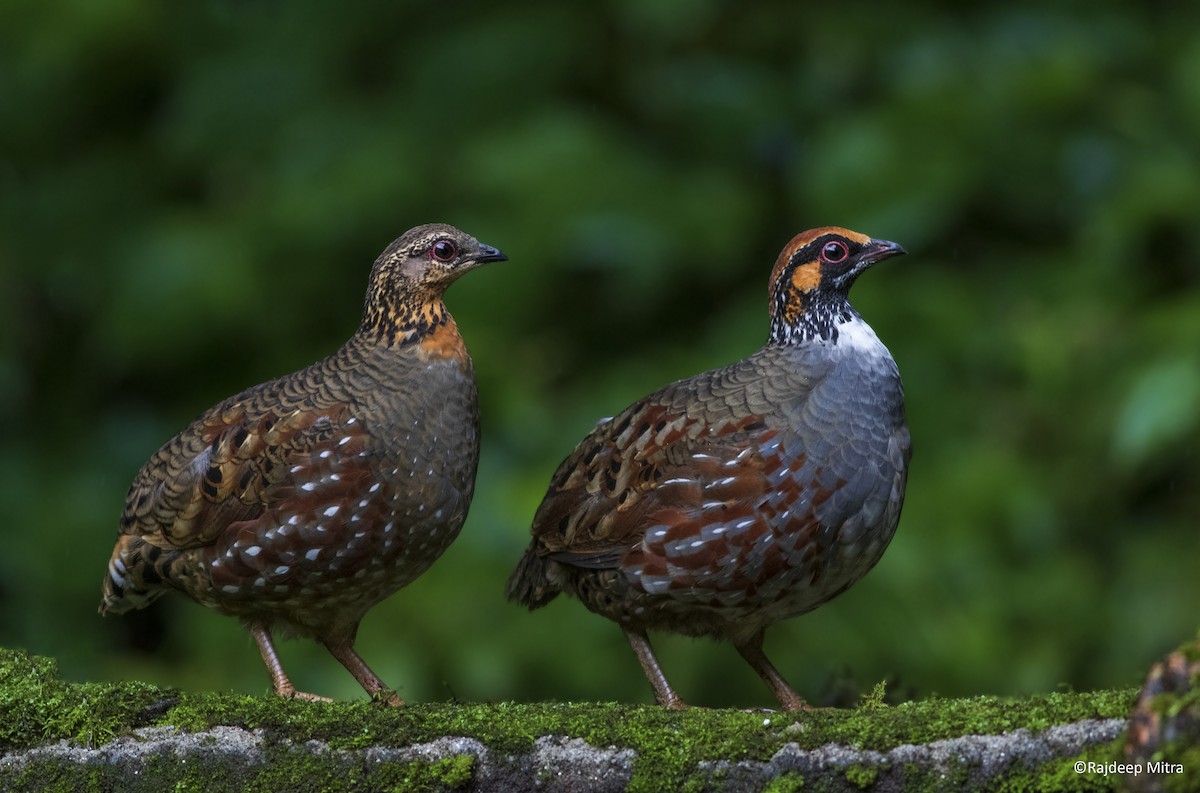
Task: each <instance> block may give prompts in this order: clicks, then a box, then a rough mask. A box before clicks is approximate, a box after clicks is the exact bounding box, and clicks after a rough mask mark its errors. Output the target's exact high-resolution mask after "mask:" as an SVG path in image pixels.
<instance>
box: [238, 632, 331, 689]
mask: <svg viewBox="0 0 1200 793" xmlns="http://www.w3.org/2000/svg"><path fill="white" fill-rule="evenodd" d="M246 628H247V629H248V630H249V631H250V635H251V636H253V637H254V641H256V642H258V651H259V652H260V653H261V654H262V659H263V663H264V664H266V665H267V671H268V672H270V673H271V682H272V684H273V685H274V686H275V693H276V694H278V695H279V696H281V697H287V698H289V699H307V700H315V701H319V702H332V701H333V700H331V699H329V697H321V696H318V695H316V694H308V693H306V692H304V691H297V690H296V687H295V686H293V685H292V681H290V680H288V676H287V674H286V673H285V672H284V671H283V664H281V663H279V656H278V655H277V654H276V653H275V643H274V642H273V641H271V631H270V630H268V629H267V626H266V625H263V624H262V623H261V622H251V623H248V624H247V625H246Z"/></svg>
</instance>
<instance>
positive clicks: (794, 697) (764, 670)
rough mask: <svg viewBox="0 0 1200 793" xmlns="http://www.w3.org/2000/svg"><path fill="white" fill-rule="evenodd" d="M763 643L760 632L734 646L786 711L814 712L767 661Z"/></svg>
mask: <svg viewBox="0 0 1200 793" xmlns="http://www.w3.org/2000/svg"><path fill="white" fill-rule="evenodd" d="M762 643H763V634H762V632H761V631H759V632H758V633H757V634H756V635H755V636H753V637H752V638H751V639H750V640H749V641H747V642H745V643H744V644H737V645H734V646H735V647H737V651H738V652H739V653H741V656H742V658H745V659H746V663H748V664H750V666H752V667H753V668H754V671H755V672H758V676H759V677H761V678H762V679H763V682H764V683H766V684H767V686H768V687H769V688H770V689H771V693H772V694H774V695H775V699H777V700H779V704H780V705H782V706H783V709H784V710H790V711H796V710H812V706H811V705H809V704H808V703H807V702H805V701H804V698H803V697H801V696H800V695H799V694H797V693H796V691H795V690H794V689H793V688H792V687H791V686H789V685H788V683H787V681H786V680H784V679H783V675H781V674H779V670H778V669H776V668H775V666H774V664H772V663H771V662H770V660H768V659H767V655H766V653H764V652H763V648H762Z"/></svg>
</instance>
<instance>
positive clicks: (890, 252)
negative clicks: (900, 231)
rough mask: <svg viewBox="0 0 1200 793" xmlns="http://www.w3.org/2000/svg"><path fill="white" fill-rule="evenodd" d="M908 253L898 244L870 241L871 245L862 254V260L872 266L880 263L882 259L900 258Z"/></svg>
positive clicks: (885, 241)
mask: <svg viewBox="0 0 1200 793" xmlns="http://www.w3.org/2000/svg"><path fill="white" fill-rule="evenodd" d="M906 253H908V251H906V250H904V246H903V245H901V244H900V243H898V242H888V241H887V240H871V244H870V245H868V246H867V249H866V250H865V251H864V252H863V258H864V259H866V260H867V261H869V262H871V263H872V264H874V263H875V262H881V261H883V260H884V259H890V258H892V257H893V256H902V255H904V254H906Z"/></svg>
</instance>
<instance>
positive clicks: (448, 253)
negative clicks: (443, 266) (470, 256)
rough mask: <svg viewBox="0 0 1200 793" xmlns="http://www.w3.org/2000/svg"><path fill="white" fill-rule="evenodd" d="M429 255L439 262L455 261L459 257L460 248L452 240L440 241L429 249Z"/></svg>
mask: <svg viewBox="0 0 1200 793" xmlns="http://www.w3.org/2000/svg"><path fill="white" fill-rule="evenodd" d="M429 254H430V255H431V256H433V258H435V259H437V260H438V261H439V262H449V261H453V260H454V257H455V256H458V246H457V245H455V244H454V242H453V241H452V240H438V241H437V242H435V243H433V247H432V248H430V249H429Z"/></svg>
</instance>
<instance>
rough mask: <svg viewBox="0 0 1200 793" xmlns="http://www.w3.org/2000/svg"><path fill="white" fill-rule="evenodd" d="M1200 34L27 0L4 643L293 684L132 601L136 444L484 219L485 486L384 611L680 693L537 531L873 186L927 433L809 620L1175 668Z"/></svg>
mask: <svg viewBox="0 0 1200 793" xmlns="http://www.w3.org/2000/svg"><path fill="white" fill-rule="evenodd" d="M1198 75H1200V6H1198V5H1196V4H1194V3H1190V4H1166V3H1136V4H1135V3H1124V2H1116V0H1112V1H1110V2H1091V3H1074V4H1071V3H1067V4H1060V5H1059V6H1058V7H1057V8H1054V7H1051V5H1050V4H1046V3H1032V2H1030V3H1025V4H1014V3H1009V2H982V3H976V4H971V5H970V7H969V8H968V7H966V5H965V4H954V3H947V4H940V3H932V2H924V3H921V2H916V3H904V4H878V5H876V4H870V3H861V2H852V1H851V2H839V3H827V4H820V5H818V4H801V3H795V2H784V1H783V0H774V1H773V2H758V3H754V4H749V3H740V4H739V3H733V2H715V1H713V0H707V1H706V0H670V1H669V2H666V1H664V2H644V1H643V0H610V1H609V2H597V3H592V4H569V3H562V2H556V1H554V2H552V1H551V0H542V1H539V0H513V1H512V2H505V3H483V2H478V3H474V2H471V3H469V2H441V3H432V2H427V3H380V4H367V5H351V4H317V3H310V2H294V3H284V2H258V3H240V2H232V1H230V2H209V3H186V4H185V3H145V2H133V1H132V0H119V1H115V2H106V3H93V2H85V1H84V0H78V1H77V2H73V3H70V2H68V3H54V4H50V3H44V4H43V3H33V2H28V3H26V2H14V3H5V4H4V5H3V6H0V119H2V121H0V201H2V212H0V268H2V269H0V333H2V339H3V344H2V347H0V422H2V424H0V428H2V443H3V448H2V453H0V488H2V490H0V507H2V509H3V529H2V531H3V535H2V536H3V546H2V547H3V554H2V555H0V643H3V644H4V645H10V646H20V647H25V648H28V649H30V650H32V651H34V652H37V653H42V654H49V655H53V656H56V657H58V658H59V660H60V661H61V663H62V667H63V669H64V671H65V673H66V674H67V675H68V676H69V677H71V678H75V679H89V680H102V679H131V678H140V679H145V680H150V681H153V682H156V683H161V684H166V685H172V686H179V687H185V688H190V689H233V690H237V691H245V692H263V691H265V690H267V689H268V679H267V675H266V672H265V671H264V669H263V667H262V665H261V663H260V662H259V660H258V656H257V653H256V651H255V648H254V646H253V643H252V642H251V640H250V639H249V638H248V637H247V636H246V634H245V633H243V632H242V631H241V629H240V628H239V627H238V625H237V623H236V622H235V621H234V620H231V619H227V618H223V617H220V616H218V615H216V614H214V613H210V612H208V611H206V610H204V609H202V608H200V607H198V606H195V605H193V604H191V603H188V602H186V601H184V600H183V599H182V598H179V597H168V598H164V599H163V600H162V601H160V602H159V603H157V604H155V606H153V607H152V608H151V609H150V610H148V611H146V612H141V613H139V614H136V615H130V616H127V617H122V618H113V619H105V620H102V619H100V618H99V617H97V616H96V614H95V608H96V605H97V603H98V599H99V591H100V581H101V577H102V575H103V572H104V569H105V564H106V562H107V559H108V553H109V550H110V548H111V544H112V542H113V540H114V537H115V533H116V528H117V518H118V515H119V514H120V511H121V505H122V500H123V496H124V493H125V489H126V487H127V486H128V483H129V481H130V479H131V478H132V477H133V475H134V473H135V472H136V471H137V469H138V467H139V466H140V465H141V464H142V462H143V461H144V460H145V459H146V458H148V457H149V456H150V454H152V453H153V452H154V450H155V449H156V448H157V447H158V446H159V444H161V443H162V442H163V441H164V440H166V439H167V438H168V437H170V436H171V435H172V434H173V433H174V432H176V431H177V430H178V429H180V428H181V427H182V426H183V425H184V424H186V423H187V422H188V421H190V420H191V419H192V418H194V417H195V416H196V415H197V414H198V413H199V412H200V411H201V410H203V409H204V408H206V407H208V406H209V405H210V404H212V403H214V402H216V401H217V400H218V399H220V398H222V397H224V396H226V395H228V394H230V393H232V392H234V391H236V390H238V389H241V388H243V387H245V386H248V385H251V384H253V383H255V382H259V381H261V380H265V379H268V378H270V377H273V376H276V375H279V374H282V373H284V372H287V371H290V370H292V369H296V368H299V367H301V366H303V365H305V364H307V363H310V362H311V361H313V360H315V359H316V358H318V357H320V356H322V355H324V354H326V353H328V352H330V351H332V350H333V349H334V348H336V347H337V345H338V344H340V343H341V342H342V341H343V340H344V339H345V338H346V337H347V336H348V335H349V334H350V333H351V332H352V331H353V330H354V328H355V327H356V325H357V322H358V318H359V312H360V308H361V299H362V294H363V291H364V287H365V284H366V275H367V272H368V269H369V267H370V265H371V262H372V260H373V259H374V257H375V256H376V255H377V254H378V252H379V251H381V250H382V249H383V248H384V246H385V245H386V244H387V243H388V242H389V241H390V240H391V239H392V238H394V237H395V236H397V235H399V234H400V233H401V232H402V231H404V230H405V229H406V228H408V227H409V226H412V225H415V224H417V223H422V222H427V221H432V220H439V221H446V222H451V223H454V224H456V225H459V226H461V227H462V228H464V229H466V230H468V231H469V232H471V233H473V234H475V235H476V236H478V237H479V238H480V239H482V240H484V241H485V242H488V243H491V244H494V245H497V246H499V247H500V248H502V249H503V250H504V251H505V252H506V253H508V254H509V256H510V257H511V261H510V262H507V263H504V264H500V265H495V266H492V267H489V268H487V269H485V270H482V271H479V272H477V273H473V274H472V275H470V276H469V277H468V278H466V279H464V280H463V281H462V282H461V283H459V284H457V285H456V286H455V287H454V288H453V290H452V291H451V293H450V296H449V304H450V306H451V309H452V310H453V311H454V314H455V316H456V317H457V319H458V321H459V324H460V326H461V328H462V331H463V334H464V336H465V337H466V340H467V343H468V345H469V346H470V348H471V352H472V354H473V357H474V359H475V363H476V368H477V371H478V378H479V388H480V392H481V395H482V400H483V432H484V436H483V438H484V448H483V459H482V463H481V466H480V471H479V486H478V494H477V497H476V500H475V504H474V507H473V509H472V512H471V515H470V519H469V520H468V521H467V525H466V527H465V529H464V531H463V534H462V536H461V538H460V539H459V541H458V542H457V543H456V544H455V545H454V546H453V547H452V548H451V549H450V550H449V551H448V552H447V553H446V555H445V556H444V557H443V558H442V560H441V561H440V562H439V563H438V564H436V565H435V566H434V568H433V569H432V570H431V571H430V572H429V573H428V574H427V575H426V576H424V577H423V578H422V579H421V580H419V581H418V582H417V583H415V584H414V585H412V586H411V587H409V588H408V589H407V590H405V591H403V592H401V593H400V594H398V595H397V596H395V597H393V598H392V599H390V600H388V601H387V602H385V603H384V604H382V605H381V606H379V607H378V608H376V609H375V610H374V611H373V612H372V613H371V614H370V615H369V616H368V618H367V619H366V621H365V622H364V624H363V629H362V631H361V638H360V642H359V647H360V649H361V650H362V652H363V654H364V655H365V657H366V658H367V659H368V660H369V661H370V662H371V663H372V664H373V665H374V667H375V669H376V670H377V671H378V672H379V673H380V674H381V675H382V676H383V677H384V678H385V679H386V680H387V681H389V682H390V683H392V684H393V685H395V686H396V687H397V688H398V690H399V691H400V692H401V694H402V695H403V696H405V697H407V698H410V699H413V700H444V699H448V698H451V697H458V698H461V699H466V700H500V699H510V698H513V699H522V700H527V699H564V700H566V699H572V700H581V699H585V700H586V699H590V700H596V699H601V700H607V699H618V700H625V701H648V700H649V689H648V687H647V686H646V683H645V681H644V680H643V678H642V675H641V672H640V671H639V669H638V666H637V664H636V662H635V660H634V658H633V656H632V654H631V653H630V651H629V649H628V647H627V646H626V645H625V643H624V641H623V639H622V638H621V634H620V631H619V630H618V629H617V628H616V627H615V626H614V625H612V624H610V623H607V622H606V621H604V620H602V619H601V618H599V617H595V616H593V615H591V614H589V613H588V612H586V611H585V610H584V609H583V608H582V607H580V606H579V604H577V603H574V602H570V601H568V600H566V599H560V601H559V602H556V603H554V604H553V605H552V606H551V607H549V608H547V609H545V610H544V611H541V612H538V613H536V614H528V613H525V612H524V611H523V610H521V609H519V608H517V607H515V606H511V605H508V604H507V603H505V602H504V599H503V596H502V592H503V585H504V581H505V578H506V577H507V575H508V573H509V571H510V569H511V567H512V566H513V565H514V564H515V562H516V560H517V558H518V556H519V555H520V552H521V550H522V548H523V546H524V544H525V542H526V536H527V530H528V524H529V520H530V517H531V516H532V514H533V511H534V509H535V508H536V506H537V504H538V501H539V499H540V497H541V495H542V493H543V492H544V487H545V483H546V481H547V479H548V477H549V475H550V473H551V472H552V471H553V469H554V467H555V466H556V465H557V463H558V462H559V460H560V459H561V458H562V457H563V456H564V455H565V454H567V452H569V451H570V449H571V448H572V447H573V445H574V444H575V442H576V441H577V440H578V439H579V438H580V437H581V436H582V435H583V434H584V433H585V432H586V431H587V430H588V428H589V427H590V426H591V425H592V423H593V422H594V421H595V420H596V419H597V418H599V417H601V416H608V415H611V414H612V413H613V412H615V411H617V410H619V409H620V408H622V407H624V406H625V405H626V404H628V403H629V402H630V401H632V400H633V399H635V398H636V397H638V396H640V395H642V394H643V393H645V392H647V391H649V390H651V389H652V388H655V387H657V386H659V385H661V384H663V383H665V382H666V381H668V380H671V379H675V378H677V377H682V376H686V375H689V374H692V373H694V372H697V371H700V370H702V369H706V368H711V367H714V366H717V365H721V364H724V363H727V362H729V361H731V360H734V359H736V358H739V357H741V356H743V355H745V354H746V353H748V352H750V351H751V350H753V349H755V348H756V347H757V346H758V345H759V344H761V342H762V341H763V339H764V338H765V334H766V325H767V316H766V278H767V274H768V272H769V270H770V267H771V263H772V262H773V260H774V256H775V254H776V252H777V251H778V249H779V248H780V247H781V246H782V245H783V244H784V243H785V242H786V241H787V240H788V239H789V238H790V237H791V236H792V235H793V234H794V233H796V232H798V231H801V230H803V229H805V228H808V227H811V226H817V225H825V224H835V225H843V226H848V227H850V228H853V229H855V230H858V231H862V232H864V233H868V234H871V235H873V236H877V237H883V238H888V239H894V240H897V241H899V242H901V243H903V244H904V245H905V246H906V247H907V248H908V250H909V252H910V255H909V256H907V257H904V258H902V259H898V260H894V261H889V262H887V263H886V264H885V265H883V266H881V267H879V268H877V269H876V270H874V271H872V272H871V273H869V274H868V275H867V276H866V277H865V278H863V279H862V281H861V282H860V283H859V285H858V287H857V288H856V290H855V294H854V298H855V302H856V305H857V306H858V308H859V309H860V311H861V312H862V313H863V314H864V315H865V316H866V317H867V319H868V320H869V321H870V322H871V323H872V325H873V326H874V327H875V329H876V330H877V331H878V333H879V335H880V336H881V337H882V338H883V339H884V341H885V342H886V343H887V344H888V346H889V347H890V348H891V350H892V352H893V354H894V355H895V357H896V360H897V361H898V362H899V364H900V369H901V372H902V374H903V376H904V381H905V385H906V387H907V393H908V402H909V417H910V423H911V426H912V434H913V437H914V439H915V448H916V456H915V459H914V462H913V467H912V475H911V479H910V484H909V490H908V501H907V503H906V505H905V510H904V516H903V519H902V521H901V525H900V530H899V533H898V534H897V537H896V539H895V541H894V543H893V545H892V547H891V548H890V549H889V551H888V553H887V554H886V555H885V556H884V558H883V561H882V562H881V563H880V564H879V566H878V568H877V569H876V570H875V571H874V572H872V573H871V574H870V575H869V576H868V577H867V578H866V579H865V580H864V581H863V582H862V583H861V584H860V585H858V586H857V587H856V588H855V589H853V590H852V591H850V592H849V593H847V594H846V595H844V596H842V597H841V598H839V599H838V600H836V601H834V602H833V603H831V604H829V605H827V606H825V607H823V608H821V609H819V610H818V611H816V612H814V613H812V614H810V615H808V616H805V617H802V618H799V619H795V620H792V621H790V622H788V623H785V624H782V625H780V626H778V627H776V628H775V629H774V630H773V631H771V632H770V633H769V634H768V642H767V648H768V650H769V651H770V652H771V654H772V656H773V658H774V659H775V661H776V662H777V664H778V665H779V666H780V668H781V669H782V670H783V671H784V673H785V674H786V675H787V676H788V677H789V678H790V679H791V681H792V682H793V683H794V684H795V685H796V687H797V688H798V689H799V690H800V691H801V692H802V693H804V694H806V695H807V696H809V697H810V698H812V699H814V700H818V701H822V700H824V701H830V697H831V696H832V693H831V692H832V691H833V690H834V689H835V688H837V686H838V685H839V684H838V682H837V681H839V680H843V681H844V680H846V679H848V680H849V681H850V682H849V684H848V685H849V686H850V687H851V688H853V687H858V688H862V687H864V686H869V685H871V684H872V683H874V682H875V681H878V680H880V679H883V678H884V677H889V676H890V677H894V678H896V679H897V680H898V681H899V683H898V689H899V690H900V691H902V692H903V693H905V694H907V695H914V696H928V695H930V694H933V693H939V694H944V695H957V694H973V693H995V694H1004V693H1015V692H1031V691H1047V690H1053V689H1055V688H1058V687H1060V686H1068V687H1074V688H1092V687H1106V686H1129V685H1133V684H1136V683H1138V682H1139V681H1140V679H1141V677H1142V675H1143V673H1144V669H1145V668H1146V666H1147V665H1148V664H1149V663H1150V662H1151V661H1152V660H1154V659H1155V658H1156V657H1157V656H1158V655H1160V654H1161V653H1162V652H1163V651H1165V650H1166V649H1168V648H1169V647H1171V646H1173V645H1175V644H1177V643H1178V642H1179V641H1181V640H1182V639H1184V638H1186V637H1188V636H1189V635H1191V634H1193V633H1194V631H1195V629H1196V627H1197V624H1198V620H1200V613H1198V612H1200V609H1198V604H1200V575H1198V574H1197V572H1198V568H1200V558H1198V557H1200V553H1198V552H1200V543H1198V542H1197V531H1196V524H1197V520H1198V519H1200V496H1198V495H1197V493H1198V490H1200V455H1198V452H1197V449H1198V441H1200V421H1198V419H1200V288H1198V282H1200V236H1198V235H1197V215H1198V208H1200V176H1198V174H1200V162H1198V160H1200V88H1197V85H1198V83H1197V80H1198ZM656 642H657V645H658V647H659V649H660V651H661V652H660V655H661V658H662V661H663V663H664V666H665V668H666V670H667V673H668V675H669V676H670V678H671V680H672V681H673V682H674V683H675V685H676V686H677V688H678V689H679V691H680V693H681V694H682V696H683V697H684V698H685V699H687V700H689V701H693V702H695V703H698V704H709V705H724V704H738V705H767V704H771V699H770V696H769V694H768V693H767V691H766V690H765V688H764V687H763V686H762V684H761V683H760V681H758V679H757V678H756V677H755V676H754V675H753V673H752V672H751V671H750V670H749V669H748V668H746V667H745V666H744V665H743V664H742V663H741V662H740V660H739V659H738V658H737V656H736V654H735V652H734V651H733V650H732V649H731V648H730V647H728V646H722V645H717V644H714V643H711V642H707V641H692V640H686V639H678V638H671V637H664V636H660V637H656ZM281 652H282V656H283V660H284V662H285V664H286V666H287V668H288V669H289V670H290V671H291V673H292V675H293V677H294V679H295V680H296V682H297V683H298V685H299V686H300V687H302V688H307V689H309V690H315V691H318V692H321V693H326V694H332V695H334V696H337V697H341V698H353V697H359V696H361V691H360V690H359V689H358V687H357V686H356V684H355V683H354V681H353V680H352V679H351V678H350V676H349V675H347V674H346V673H345V672H344V671H343V670H342V669H341V668H340V667H338V666H337V664H336V662H334V661H333V660H332V659H331V658H329V657H328V656H327V655H326V654H325V652H324V651H323V650H322V649H320V648H319V647H317V646H316V645H314V644H312V643H310V642H288V643H285V644H284V645H283V646H282V648H281Z"/></svg>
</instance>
